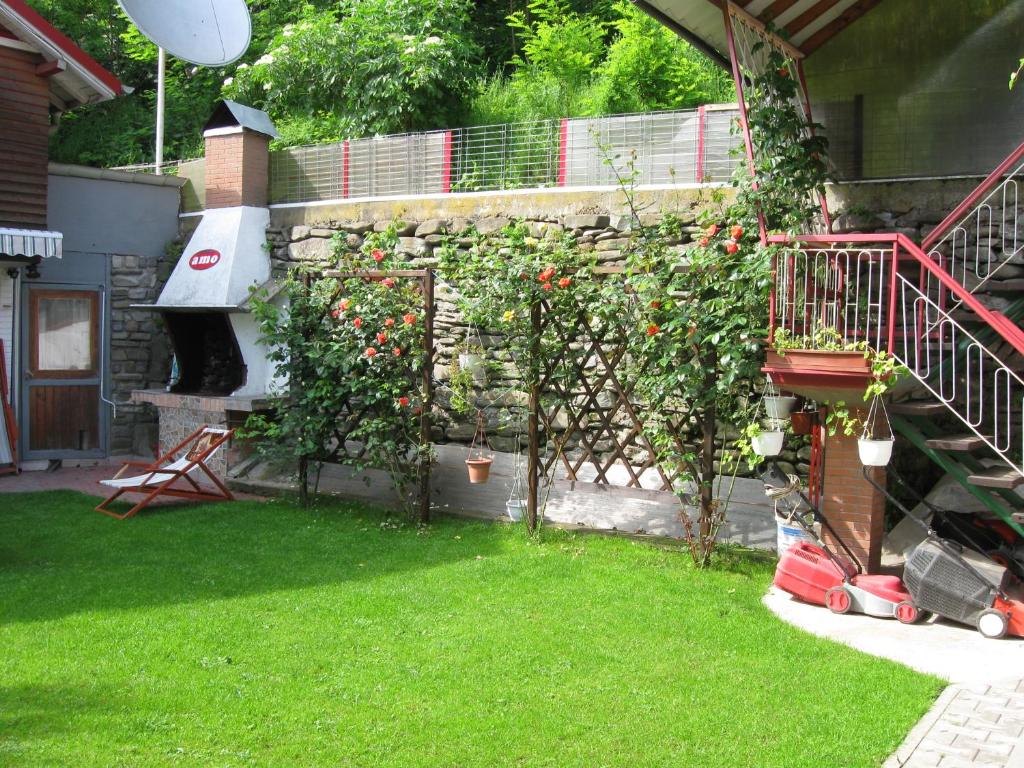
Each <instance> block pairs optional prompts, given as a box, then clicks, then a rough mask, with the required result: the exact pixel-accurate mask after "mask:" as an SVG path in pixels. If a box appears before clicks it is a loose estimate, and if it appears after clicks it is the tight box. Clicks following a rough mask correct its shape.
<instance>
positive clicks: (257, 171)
mask: <svg viewBox="0 0 1024 768" xmlns="http://www.w3.org/2000/svg"><path fill="white" fill-rule="evenodd" d="M205 137H206V207H207V208H208V209H209V208H233V207H234V206H237V205H250V206H253V207H256V208H262V207H264V206H266V204H267V178H268V166H269V163H270V153H269V150H268V145H269V143H270V137H269V136H265V135H263V134H261V133H257V132H255V131H250V130H248V129H246V128H242V127H241V126H237V127H230V128H214V129H211V130H208V131H206V133H205Z"/></svg>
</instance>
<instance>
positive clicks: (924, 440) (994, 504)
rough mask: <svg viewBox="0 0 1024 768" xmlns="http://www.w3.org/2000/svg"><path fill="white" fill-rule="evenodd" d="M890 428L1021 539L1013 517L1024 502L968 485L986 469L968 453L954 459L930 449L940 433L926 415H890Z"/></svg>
mask: <svg viewBox="0 0 1024 768" xmlns="http://www.w3.org/2000/svg"><path fill="white" fill-rule="evenodd" d="M891 421H892V427H893V429H894V430H895V431H897V432H899V433H900V434H901V435H903V436H904V437H905V438H906V439H907V440H909V441H910V443H911V444H912V445H913V446H914V447H915V448H917V449H918V450H919V451H921V452H922V453H924V454H925V455H926V456H927V457H928V458H929V459H931V460H932V461H933V462H935V464H937V465H938V466H939V467H940V468H941V469H942V470H943V471H944V472H946V473H947V474H948V475H950V476H951V477H953V478H954V479H955V480H956V481H957V482H958V483H960V485H962V486H963V487H964V489H966V490H967V492H968V493H970V494H971V495H972V496H973V497H974V498H976V499H977V500H978V501H980V502H981V503H982V505H984V507H985V509H987V510H989V511H990V512H992V513H993V514H994V515H995V516H996V517H998V518H999V519H1000V520H1002V521H1003V522H1005V523H1006V524H1007V525H1009V526H1010V527H1011V528H1012V529H1013V530H1015V531H1016V532H1017V533H1019V534H1020V535H1021V536H1024V527H1022V526H1021V525H1020V523H1018V522H1017V521H1016V520H1015V519H1014V517H1013V512H1014V511H1015V509H1016V508H1017V507H1018V506H1020V505H1021V504H1022V503H1024V499H1021V497H1020V496H1017V494H1015V493H1014V492H1013V491H1012V490H1011V489H1009V488H1005V487H1002V488H990V487H985V486H982V485H978V484H976V483H972V482H971V477H972V476H974V477H978V476H980V475H982V474H983V473H985V472H987V471H988V469H989V468H987V467H985V466H983V465H982V464H981V462H980V461H979V460H978V459H977V458H976V457H974V456H971V455H970V454H968V453H957V455H956V456H955V457H954V456H952V455H951V454H950V452H949V451H946V450H943V449H941V448H935V447H932V445H931V444H930V443H932V442H933V441H939V440H941V439H942V437H943V434H942V432H941V430H940V429H939V428H938V427H936V426H935V425H934V424H933V423H932V421H931V420H930V419H929V418H928V417H925V416H907V415H895V414H894V415H893V416H892V418H891Z"/></svg>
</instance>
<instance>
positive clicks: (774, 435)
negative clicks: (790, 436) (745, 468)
mask: <svg viewBox="0 0 1024 768" xmlns="http://www.w3.org/2000/svg"><path fill="white" fill-rule="evenodd" d="M785 437H786V433H785V432H783V431H782V430H781V429H771V430H765V431H762V432H758V433H757V434H756V435H754V436H753V437H751V438H750V447H751V448H752V449H753V451H754V453H756V454H757V455H758V456H766V457H767V456H778V455H779V454H780V453H782V443H783V441H784V440H785Z"/></svg>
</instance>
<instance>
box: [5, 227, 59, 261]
mask: <svg viewBox="0 0 1024 768" xmlns="http://www.w3.org/2000/svg"><path fill="white" fill-rule="evenodd" d="M63 240H64V235H62V234H61V233H60V232H46V231H43V230H40V229H7V228H4V227H0V259H3V258H4V257H7V258H11V257H14V258H23V259H31V258H34V257H36V256H38V257H40V258H43V259H49V258H57V259H59V258H61V256H63V253H64V248H63Z"/></svg>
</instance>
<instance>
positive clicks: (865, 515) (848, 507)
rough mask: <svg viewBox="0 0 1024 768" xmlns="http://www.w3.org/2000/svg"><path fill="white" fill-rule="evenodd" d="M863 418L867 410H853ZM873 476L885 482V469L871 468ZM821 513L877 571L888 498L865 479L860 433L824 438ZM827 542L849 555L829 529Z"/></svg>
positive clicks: (866, 565) (869, 569)
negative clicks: (858, 435)
mask: <svg viewBox="0 0 1024 768" xmlns="http://www.w3.org/2000/svg"><path fill="white" fill-rule="evenodd" d="M850 415H851V416H853V417H855V418H858V419H864V418H865V417H866V415H867V414H866V412H865V411H863V410H861V411H857V412H855V411H853V410H851V411H850ZM869 471H870V472H871V473H872V478H873V479H874V480H875V481H876V482H878V483H880V484H882V485H883V486H884V484H885V468H884V467H876V468H874V469H871V470H869ZM822 491H823V493H822V510H821V511H822V514H823V515H824V516H825V519H826V520H828V522H829V523H830V524H831V525H832V527H833V528H835V530H836V533H837V534H838V535H839V536H840V537H841V538H842V539H843V541H844V542H845V543H846V545H847V546H848V547H849V548H850V549H851V550H852V551H853V553H854V554H855V555H856V556H857V559H858V560H860V561H861V564H862V565H863V566H864V569H865V570H866V572H868V573H877V572H878V567H879V563H880V561H881V556H882V536H883V535H884V533H885V497H884V496H883V495H882V494H881V493H880V492H879V491H878V490H877V489H876V488H874V487H873V486H872V485H871V484H870V483H868V481H867V480H865V479H864V475H863V465H862V464H861V463H860V457H859V456H858V455H857V435H852V436H847V435H844V434H842V433H838V434H835V435H833V436H831V437H829V436H826V437H825V477H824V482H823V483H822ZM823 534H824V539H825V543H826V544H828V545H829V547H830V548H832V549H833V550H834V551H835V552H836V554H839V555H842V556H844V557H845V556H846V554H845V552H844V551H843V550H842V547H841V546H839V545H838V544H837V543H836V542H835V541H833V540H832V537H831V536H830V535H829V534H828V532H827V531H824V532H823Z"/></svg>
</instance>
